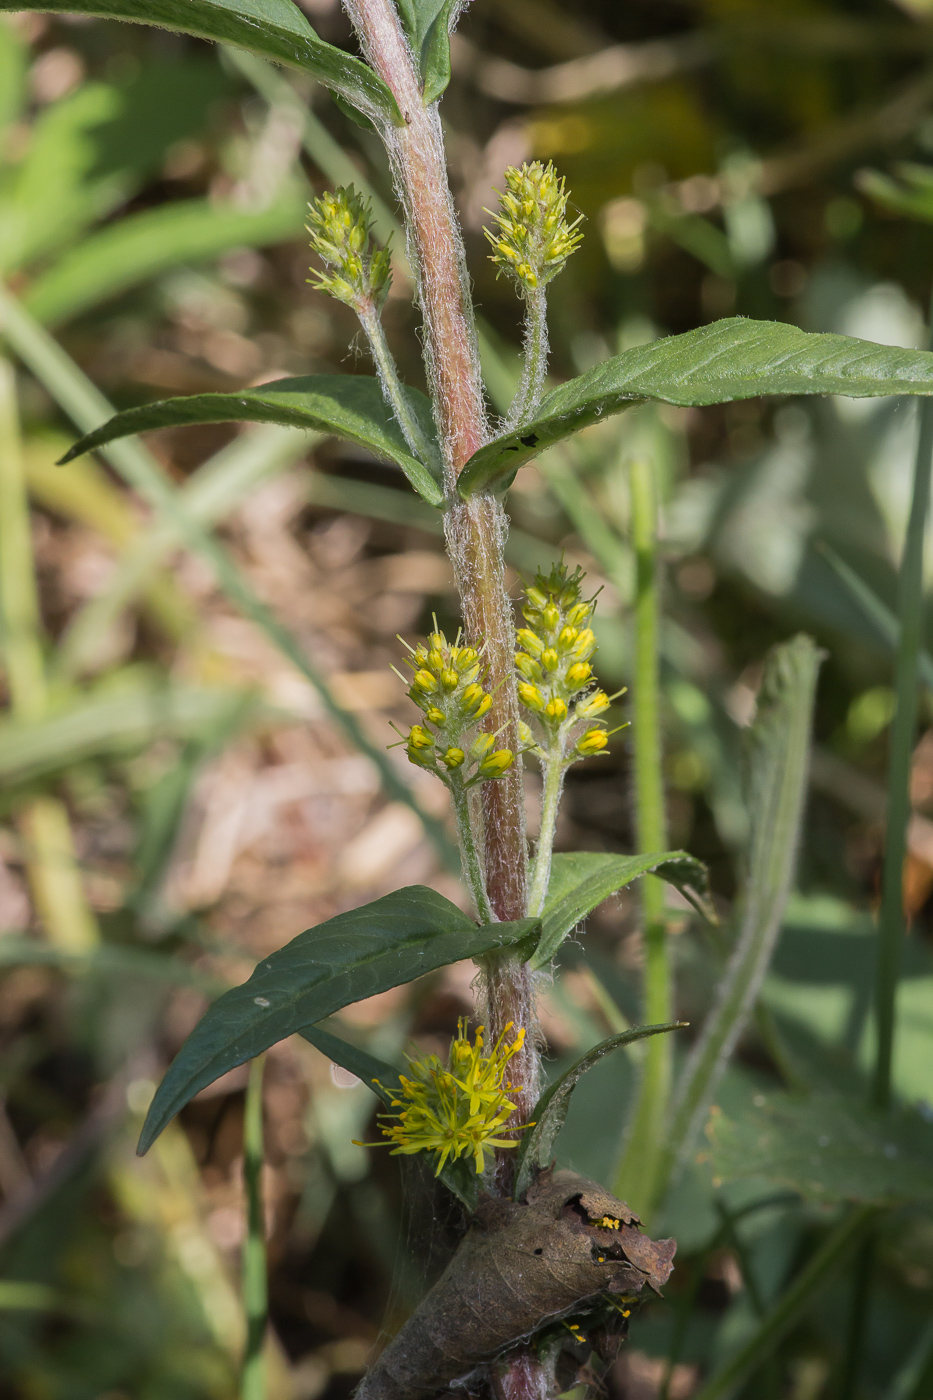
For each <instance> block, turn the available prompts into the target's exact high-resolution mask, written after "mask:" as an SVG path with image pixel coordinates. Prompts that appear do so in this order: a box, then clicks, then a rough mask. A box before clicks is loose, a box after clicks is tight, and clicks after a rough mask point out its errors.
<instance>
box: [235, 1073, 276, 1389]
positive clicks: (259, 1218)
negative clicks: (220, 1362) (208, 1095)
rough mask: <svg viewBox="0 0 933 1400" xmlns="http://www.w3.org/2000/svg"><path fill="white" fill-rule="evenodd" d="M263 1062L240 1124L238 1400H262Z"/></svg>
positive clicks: (265, 1303)
mask: <svg viewBox="0 0 933 1400" xmlns="http://www.w3.org/2000/svg"><path fill="white" fill-rule="evenodd" d="M264 1061H265V1057H264V1056H263V1055H257V1057H256V1059H255V1060H253V1061H252V1063H251V1064H250V1067H249V1080H248V1082H247V1086H246V1111H245V1115H244V1119H243V1186H244V1189H245V1191H246V1238H245V1240H244V1241H243V1264H242V1291H243V1312H244V1313H245V1315H246V1351H245V1354H244V1357H243V1373H242V1383H241V1387H240V1400H266V1389H267V1387H266V1357H265V1342H266V1325H267V1322H268V1317H269V1290H268V1280H267V1278H266V1220H265V1208H264V1204H263V1199H262V1163H263V1156H264V1146H263V1131H262V1073H263V1067H264Z"/></svg>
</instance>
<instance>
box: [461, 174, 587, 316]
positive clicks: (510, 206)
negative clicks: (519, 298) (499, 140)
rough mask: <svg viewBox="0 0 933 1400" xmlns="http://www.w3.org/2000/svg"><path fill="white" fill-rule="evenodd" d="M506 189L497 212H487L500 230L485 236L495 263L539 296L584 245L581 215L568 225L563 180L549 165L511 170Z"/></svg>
mask: <svg viewBox="0 0 933 1400" xmlns="http://www.w3.org/2000/svg"><path fill="white" fill-rule="evenodd" d="M505 184H506V188H505V192H504V193H503V194H500V195H499V208H498V209H497V210H496V212H495V213H493V211H492V210H491V209H487V210H486V213H487V214H492V217H493V220H494V221H495V225H496V226H495V228H494V229H484V230H483V232H484V233H485V234H486V237H487V238H488V239H489V242H490V243H491V245H492V249H493V251H492V255H491V260H492V262H494V263H495V264H496V266H497V267H498V268H499V269H500V270H502V271H504V272H508V273H509V274H510V275H511V276H512V277H514V279H515V281H516V282H517V283H518V285H519V287H520V288H521V289H522V290H523V291H524V290H528V291H535V290H537V288H539V287H545V286H547V284H548V282H550V281H551V279H552V278H553V277H556V276H557V274H558V272H560V271H561V269H562V268H563V266H564V264H565V262H566V261H567V259H568V258H569V257H570V255H571V253H574V252H576V250H577V248H578V247H579V246H580V243H581V241H582V238H583V234H582V233H581V232H580V230H579V229H578V227H577V225H578V224H579V223H580V218H582V215H581V216H580V218H577V219H575V220H574V221H573V223H569V222H568V220H567V192H566V189H565V186H564V180H563V178H560V179H559V178H558V176H557V172H556V171H555V169H554V166H553V164H552V163H551V162H550V161H548V162H547V164H546V165H545V164H543V163H542V162H541V161H539V160H536V161H532V162H531V163H530V164H528V163H526V164H525V165H523V166H522V167H521V169H520V170H518V169H516V168H515V166H514V165H510V166H509V168H508V169H507V170H506V172H505Z"/></svg>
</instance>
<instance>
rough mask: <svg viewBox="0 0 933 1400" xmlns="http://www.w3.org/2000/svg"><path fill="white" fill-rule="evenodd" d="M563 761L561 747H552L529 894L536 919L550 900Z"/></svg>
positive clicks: (542, 798) (562, 785)
mask: <svg viewBox="0 0 933 1400" xmlns="http://www.w3.org/2000/svg"><path fill="white" fill-rule="evenodd" d="M563 758H564V755H563V752H562V749H561V746H560V745H556V746H554V747H552V749H551V752H550V753H549V754H548V759H547V767H546V769H545V772H544V788H543V791H542V794H541V830H540V832H539V833H538V849H537V851H536V852H535V863H534V870H533V873H532V878H531V889H530V891H529V893H528V913H529V914H530V915H532V916H536V915H538V914H540V913H541V910H542V909H543V908H544V901H545V900H546V899H547V887H548V883H549V881H550V878H551V854H552V852H553V849H554V833H555V831H556V829H557V812H558V808H559V807H560V795H561V792H562V791H563V787H564V763H563Z"/></svg>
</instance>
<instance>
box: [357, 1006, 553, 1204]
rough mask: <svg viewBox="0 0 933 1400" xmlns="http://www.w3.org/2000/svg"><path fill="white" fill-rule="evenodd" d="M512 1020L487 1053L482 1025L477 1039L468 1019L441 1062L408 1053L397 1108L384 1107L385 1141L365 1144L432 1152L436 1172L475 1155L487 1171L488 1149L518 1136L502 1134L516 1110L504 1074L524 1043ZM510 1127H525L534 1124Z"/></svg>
mask: <svg viewBox="0 0 933 1400" xmlns="http://www.w3.org/2000/svg"><path fill="white" fill-rule="evenodd" d="M513 1029H514V1026H513V1023H512V1022H511V1021H510V1022H509V1024H508V1025H507V1026H506V1027H505V1029H504V1030H503V1032H502V1034H501V1035H500V1036H499V1038H498V1040H497V1041H496V1043H495V1045H493V1047H492V1049H491V1050H490V1051H489V1053H488V1054H484V1053H483V1051H484V1044H483V1027H482V1026H480V1027H478V1029H477V1031H476V1036H475V1038H474V1041H473V1043H472V1044H471V1043H470V1040H469V1037H468V1036H467V1028H466V1021H465V1020H461V1021H460V1022H459V1024H458V1026H457V1036H456V1038H455V1039H454V1040H453V1042H452V1043H451V1047H450V1056H449V1058H448V1062H447V1064H446V1065H443V1064H442V1063H441V1061H440V1060H439V1058H438V1057H437V1055H426V1056H424V1058H423V1059H420V1060H415V1059H409V1062H408V1063H409V1069H410V1074H409V1075H401V1076H400V1081H399V1082H400V1089H399V1096H398V1098H396V1099H393V1100H392V1105H391V1106H392V1108H393V1109H398V1110H399V1111H398V1112H397V1113H383V1114H380V1115H379V1116H380V1118H382V1119H384V1120H385V1126H384V1127H383V1128H382V1129H381V1131H382V1135H383V1137H384V1138H386V1139H387V1141H386V1142H380V1143H366V1144H363V1145H365V1146H367V1147H388V1146H389V1145H390V1144H392V1155H393V1156H397V1155H398V1154H399V1153H401V1154H404V1155H413V1154H414V1153H416V1152H431V1153H434V1154H435V1156H436V1157H437V1169H436V1172H435V1175H437V1176H439V1175H440V1173H441V1171H442V1170H443V1169H444V1166H445V1165H446V1163H447V1162H448V1161H453V1162H456V1161H457V1160H458V1159H459V1158H460V1157H463V1156H466V1157H472V1159H473V1162H474V1165H475V1167H476V1171H477V1172H478V1173H480V1172H482V1171H484V1169H485V1166H486V1157H485V1153H486V1152H487V1151H488V1150H489V1149H490V1148H495V1147H517V1146H518V1139H517V1138H513V1137H509V1138H504V1137H501V1136H499V1134H500V1132H501V1130H502V1129H503V1128H505V1126H506V1124H507V1122H508V1119H509V1118H510V1116H511V1115H512V1114H513V1113H514V1112H515V1104H514V1103H513V1102H512V1100H511V1099H510V1098H509V1093H510V1091H513V1090H514V1089H515V1088H516V1087H519V1086H516V1085H513V1084H512V1082H511V1081H510V1080H508V1079H507V1078H506V1070H507V1069H508V1065H509V1061H510V1060H511V1059H512V1057H513V1056H514V1055H516V1054H517V1053H518V1051H519V1050H520V1049H521V1048H522V1045H523V1044H524V1041H525V1032H524V1030H522V1029H519V1030H517V1031H516V1032H515V1035H514V1038H513V1039H512V1041H511V1043H509V1044H506V1036H507V1034H508V1033H509V1031H511V1030H513ZM531 1126H532V1125H531V1124H529V1123H525V1124H522V1125H521V1127H509V1128H508V1131H509V1132H512V1133H515V1132H522V1131H523V1130H524V1128H526V1127H531Z"/></svg>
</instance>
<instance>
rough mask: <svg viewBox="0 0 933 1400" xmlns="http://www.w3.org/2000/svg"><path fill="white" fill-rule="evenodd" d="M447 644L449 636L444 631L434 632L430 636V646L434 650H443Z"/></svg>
mask: <svg viewBox="0 0 933 1400" xmlns="http://www.w3.org/2000/svg"><path fill="white" fill-rule="evenodd" d="M446 645H447V638H446V637H445V636H444V634H443V632H432V633H431V635H430V637H429V638H428V646H429V647H430V648H431V650H432V651H441V650H443V648H444V647H445V646H446Z"/></svg>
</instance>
